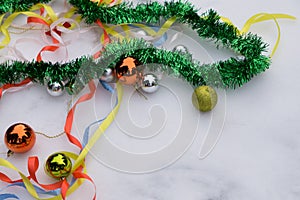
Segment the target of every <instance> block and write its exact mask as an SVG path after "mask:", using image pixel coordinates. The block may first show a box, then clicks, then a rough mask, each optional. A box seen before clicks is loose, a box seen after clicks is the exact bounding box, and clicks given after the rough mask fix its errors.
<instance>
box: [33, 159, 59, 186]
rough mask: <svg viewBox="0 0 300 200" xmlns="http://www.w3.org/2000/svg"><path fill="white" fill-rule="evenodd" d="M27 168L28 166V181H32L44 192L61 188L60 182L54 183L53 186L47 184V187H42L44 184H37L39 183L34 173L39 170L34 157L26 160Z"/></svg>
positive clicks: (37, 161) (37, 162)
mask: <svg viewBox="0 0 300 200" xmlns="http://www.w3.org/2000/svg"><path fill="white" fill-rule="evenodd" d="M27 166H28V172H29V179H32V180H34V181H35V182H36V183H37V184H39V186H41V187H42V188H43V189H45V190H56V189H58V188H61V187H62V181H59V182H56V183H53V184H48V185H44V184H41V183H39V181H38V180H37V178H36V172H37V170H38V168H39V160H38V158H37V157H36V156H33V157H29V158H28V164H27Z"/></svg>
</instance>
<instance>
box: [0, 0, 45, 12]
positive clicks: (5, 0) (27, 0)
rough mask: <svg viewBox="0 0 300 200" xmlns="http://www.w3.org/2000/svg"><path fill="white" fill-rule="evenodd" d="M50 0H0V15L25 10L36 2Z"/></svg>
mask: <svg viewBox="0 0 300 200" xmlns="http://www.w3.org/2000/svg"><path fill="white" fill-rule="evenodd" d="M50 1H51V0H0V15H1V14H4V13H7V12H9V13H14V12H18V11H27V10H29V9H30V7H31V6H33V5H34V4H37V3H48V2H50Z"/></svg>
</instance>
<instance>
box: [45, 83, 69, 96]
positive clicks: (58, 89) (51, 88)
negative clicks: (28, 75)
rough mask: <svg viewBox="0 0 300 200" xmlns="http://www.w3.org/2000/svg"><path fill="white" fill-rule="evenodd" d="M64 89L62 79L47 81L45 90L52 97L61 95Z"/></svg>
mask: <svg viewBox="0 0 300 200" xmlns="http://www.w3.org/2000/svg"><path fill="white" fill-rule="evenodd" d="M64 90H65V84H64V83H63V82H62V81H49V82H48V83H47V92H48V93H49V94H50V95H51V96H53V97H58V96H61V95H63V94H64Z"/></svg>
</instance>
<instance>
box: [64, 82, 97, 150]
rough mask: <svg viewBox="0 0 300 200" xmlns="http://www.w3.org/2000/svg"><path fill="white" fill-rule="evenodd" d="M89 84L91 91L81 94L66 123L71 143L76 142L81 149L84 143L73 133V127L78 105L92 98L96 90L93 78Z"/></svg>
mask: <svg viewBox="0 0 300 200" xmlns="http://www.w3.org/2000/svg"><path fill="white" fill-rule="evenodd" d="M88 85H89V89H90V92H89V93H87V94H85V95H83V96H81V97H80V98H79V99H78V100H77V101H76V103H75V104H74V106H73V107H72V108H71V110H70V111H69V113H68V116H67V119H66V123H65V133H66V134H67V137H68V139H69V141H70V142H71V143H73V144H75V145H76V146H78V147H79V148H80V149H82V145H81V143H80V142H79V140H78V139H77V138H75V137H74V136H72V135H71V129H72V125H73V119H74V113H75V109H76V107H77V105H78V104H79V103H81V102H84V101H88V100H90V99H91V98H92V97H93V96H94V94H95V92H96V85H95V83H94V81H93V80H91V81H90V82H89V84H88Z"/></svg>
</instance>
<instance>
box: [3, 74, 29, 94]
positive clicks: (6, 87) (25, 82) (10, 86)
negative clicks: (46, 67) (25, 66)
mask: <svg viewBox="0 0 300 200" xmlns="http://www.w3.org/2000/svg"><path fill="white" fill-rule="evenodd" d="M30 82H31V79H30V78H27V79H25V80H23V81H22V82H20V83H9V84H5V85H3V86H2V87H1V88H0V99H1V97H2V95H3V92H4V91H5V90H7V89H9V88H13V87H21V86H23V85H26V84H28V83H30Z"/></svg>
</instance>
